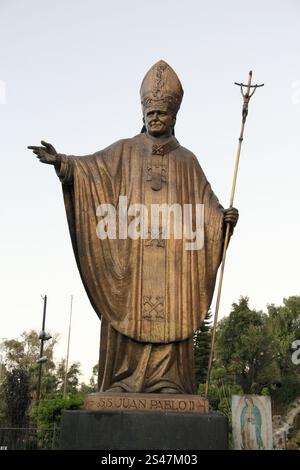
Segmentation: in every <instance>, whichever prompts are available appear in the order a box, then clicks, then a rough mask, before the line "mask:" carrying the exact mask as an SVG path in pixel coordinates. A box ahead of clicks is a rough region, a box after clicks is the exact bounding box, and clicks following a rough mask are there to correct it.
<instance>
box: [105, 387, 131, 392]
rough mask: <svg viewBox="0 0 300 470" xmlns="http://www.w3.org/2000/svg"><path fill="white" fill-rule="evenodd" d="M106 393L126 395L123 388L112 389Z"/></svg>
mask: <svg viewBox="0 0 300 470" xmlns="http://www.w3.org/2000/svg"><path fill="white" fill-rule="evenodd" d="M104 393H126V391H125V390H124V389H123V388H122V387H111V388H109V389H107V390H105V392H104Z"/></svg>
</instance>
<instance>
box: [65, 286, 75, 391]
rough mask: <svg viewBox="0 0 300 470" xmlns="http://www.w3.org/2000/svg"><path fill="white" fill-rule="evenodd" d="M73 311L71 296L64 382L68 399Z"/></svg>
mask: <svg viewBox="0 0 300 470" xmlns="http://www.w3.org/2000/svg"><path fill="white" fill-rule="evenodd" d="M72 310H73V295H71V304H70V319H69V335H68V347H67V357H66V363H65V380H64V390H63V397H64V398H66V395H67V379H68V368H69V352H70V338H71V325H72Z"/></svg>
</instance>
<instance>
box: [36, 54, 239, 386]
mask: <svg viewBox="0 0 300 470" xmlns="http://www.w3.org/2000/svg"><path fill="white" fill-rule="evenodd" d="M140 93H141V103H142V108H143V122H144V126H143V129H142V132H141V133H140V134H138V135H137V136H135V137H133V138H129V139H124V140H120V141H118V142H116V143H114V144H112V145H111V146H109V147H107V148H106V149H104V150H101V151H99V152H96V153H95V154H93V155H86V156H81V157H77V156H71V155H62V154H58V153H57V152H56V150H55V149H54V147H53V146H52V145H51V144H49V143H47V142H44V141H41V143H42V145H43V146H42V147H36V146H30V147H28V148H30V149H32V150H33V152H34V153H35V154H36V155H37V157H38V158H39V160H40V161H41V162H43V163H47V164H51V165H54V166H55V170H56V172H57V175H58V177H59V178H60V181H61V182H62V187H63V194H64V201H65V208H66V213H67V218H68V223H69V229H70V234H71V239H72V244H73V249H74V254H75V257H76V261H77V265H78V269H79V271H80V274H81V278H82V281H83V284H84V286H85V289H86V292H87V294H88V296H89V299H90V301H91V304H92V305H93V307H94V309H95V311H96V313H97V315H98V316H99V317H100V318H101V343H100V367H99V370H100V373H101V381H100V382H101V387H100V390H101V391H103V392H105V391H106V392H132V393H142V392H143V393H175V394H179V393H180V394H182V393H185V394H193V393H196V388H195V378H194V357H193V335H194V332H195V330H196V329H197V328H199V326H200V324H201V322H202V321H203V319H204V317H205V315H206V313H207V311H208V309H209V306H210V303H211V299H212V296H213V291H214V286H215V280H216V275H217V270H218V267H219V264H220V261H221V254H222V244H223V240H224V226H225V224H226V223H230V226H231V232H232V231H233V228H234V226H235V225H236V223H237V220H238V211H237V210H236V209H234V208H230V209H228V210H224V209H223V207H222V206H221V205H220V203H219V201H218V199H217V197H216V196H215V195H214V193H213V192H212V190H211V187H210V184H209V183H208V181H207V179H206V177H205V175H204V173H203V171H202V169H201V167H200V165H199V163H198V160H197V159H196V157H195V155H194V154H193V153H191V152H190V151H189V150H187V149H185V148H184V147H182V146H181V145H180V144H179V142H178V141H177V140H176V138H175V135H174V127H175V122H176V115H177V112H178V110H179V107H180V104H181V100H182V97H183V89H182V86H181V83H180V81H179V79H178V77H177V75H176V73H175V72H174V70H173V69H172V68H171V67H170V66H169V65H168V64H167V63H166V62H164V61H162V60H161V61H159V62H158V63H156V64H155V65H153V67H151V69H150V70H149V71H148V73H147V74H146V76H145V78H144V80H143V82H142V86H141V90H140ZM125 196H126V198H127V199H126V201H127V202H128V205H130V207H135V205H143V207H145V208H146V209H145V210H148V209H149V211H150V209H151V207H152V206H153V205H156V206H159V205H162V204H167V205H169V206H170V205H171V206H172V205H177V206H178V205H180V206H183V205H192V206H196V205H200V204H203V205H204V222H203V233H204V244H203V246H202V247H201V249H186V246H185V241H184V240H183V238H179V237H175V236H172V235H174V230H173V229H170V230H171V236H168V237H167V236H166V234H165V232H164V228H165V227H162V226H161V224H160V222H159V229H158V231H157V233H153V231H152V230H151V229H150V230H149V232H147V233H148V235H149V236H147V237H146V236H145V234H144V236H143V237H139V238H134V237H128V236H126V235H127V234H126V233H124V231H122V233H120V230H119V232H118V235H117V236H115V235H116V234H115V233H112V234H110V235H112V236H105V234H104V235H103V233H102V235H101V234H100V236H99V230H98V228H99V225H98V224H99V216H100V215H104V213H103V211H101V210H100V211H99V210H98V208H99V207H100V206H101V205H102V204H107V205H110V207H114V208H116V209H119V208H120V204H121V203H120V201H123V200H124V199H120V197H123V198H124V197H125ZM116 212H117V211H116ZM193 214H194V213H193ZM132 215H133V213H131V216H132ZM117 217H118V222H120V217H121V216H120V212H118V216H117ZM193 217H194V215H193ZM102 221H103V219H102ZM117 226H118V223H117ZM169 226H170V224H169ZM122 230H123V229H122ZM108 235H109V234H108ZM169 235H170V233H169Z"/></svg>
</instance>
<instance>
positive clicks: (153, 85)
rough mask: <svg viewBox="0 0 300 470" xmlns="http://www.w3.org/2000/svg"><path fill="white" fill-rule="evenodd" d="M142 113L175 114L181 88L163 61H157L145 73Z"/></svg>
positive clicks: (181, 95) (179, 100) (176, 78)
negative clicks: (161, 112)
mask: <svg viewBox="0 0 300 470" xmlns="http://www.w3.org/2000/svg"><path fill="white" fill-rule="evenodd" d="M140 95H141V103H142V108H143V112H144V113H145V112H149V111H155V110H160V111H165V112H170V113H172V114H175V115H176V114H177V112H178V110H179V108H180V104H181V101H182V97H183V88H182V85H181V83H180V80H179V78H178V76H177V74H176V73H175V71H174V70H173V69H172V67H170V65H169V64H167V63H166V62H165V61H164V60H159V61H158V62H157V63H156V64H154V65H153V66H152V67H151V68H150V70H149V71H148V72H147V73H146V75H145V77H144V79H143V82H142V85H141V89H140Z"/></svg>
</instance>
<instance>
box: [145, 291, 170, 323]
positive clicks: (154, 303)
mask: <svg viewBox="0 0 300 470" xmlns="http://www.w3.org/2000/svg"><path fill="white" fill-rule="evenodd" d="M164 316H165V313H164V298H163V297H159V296H157V297H155V300H153V297H152V296H144V311H143V318H147V319H148V320H157V319H159V318H164Z"/></svg>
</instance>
